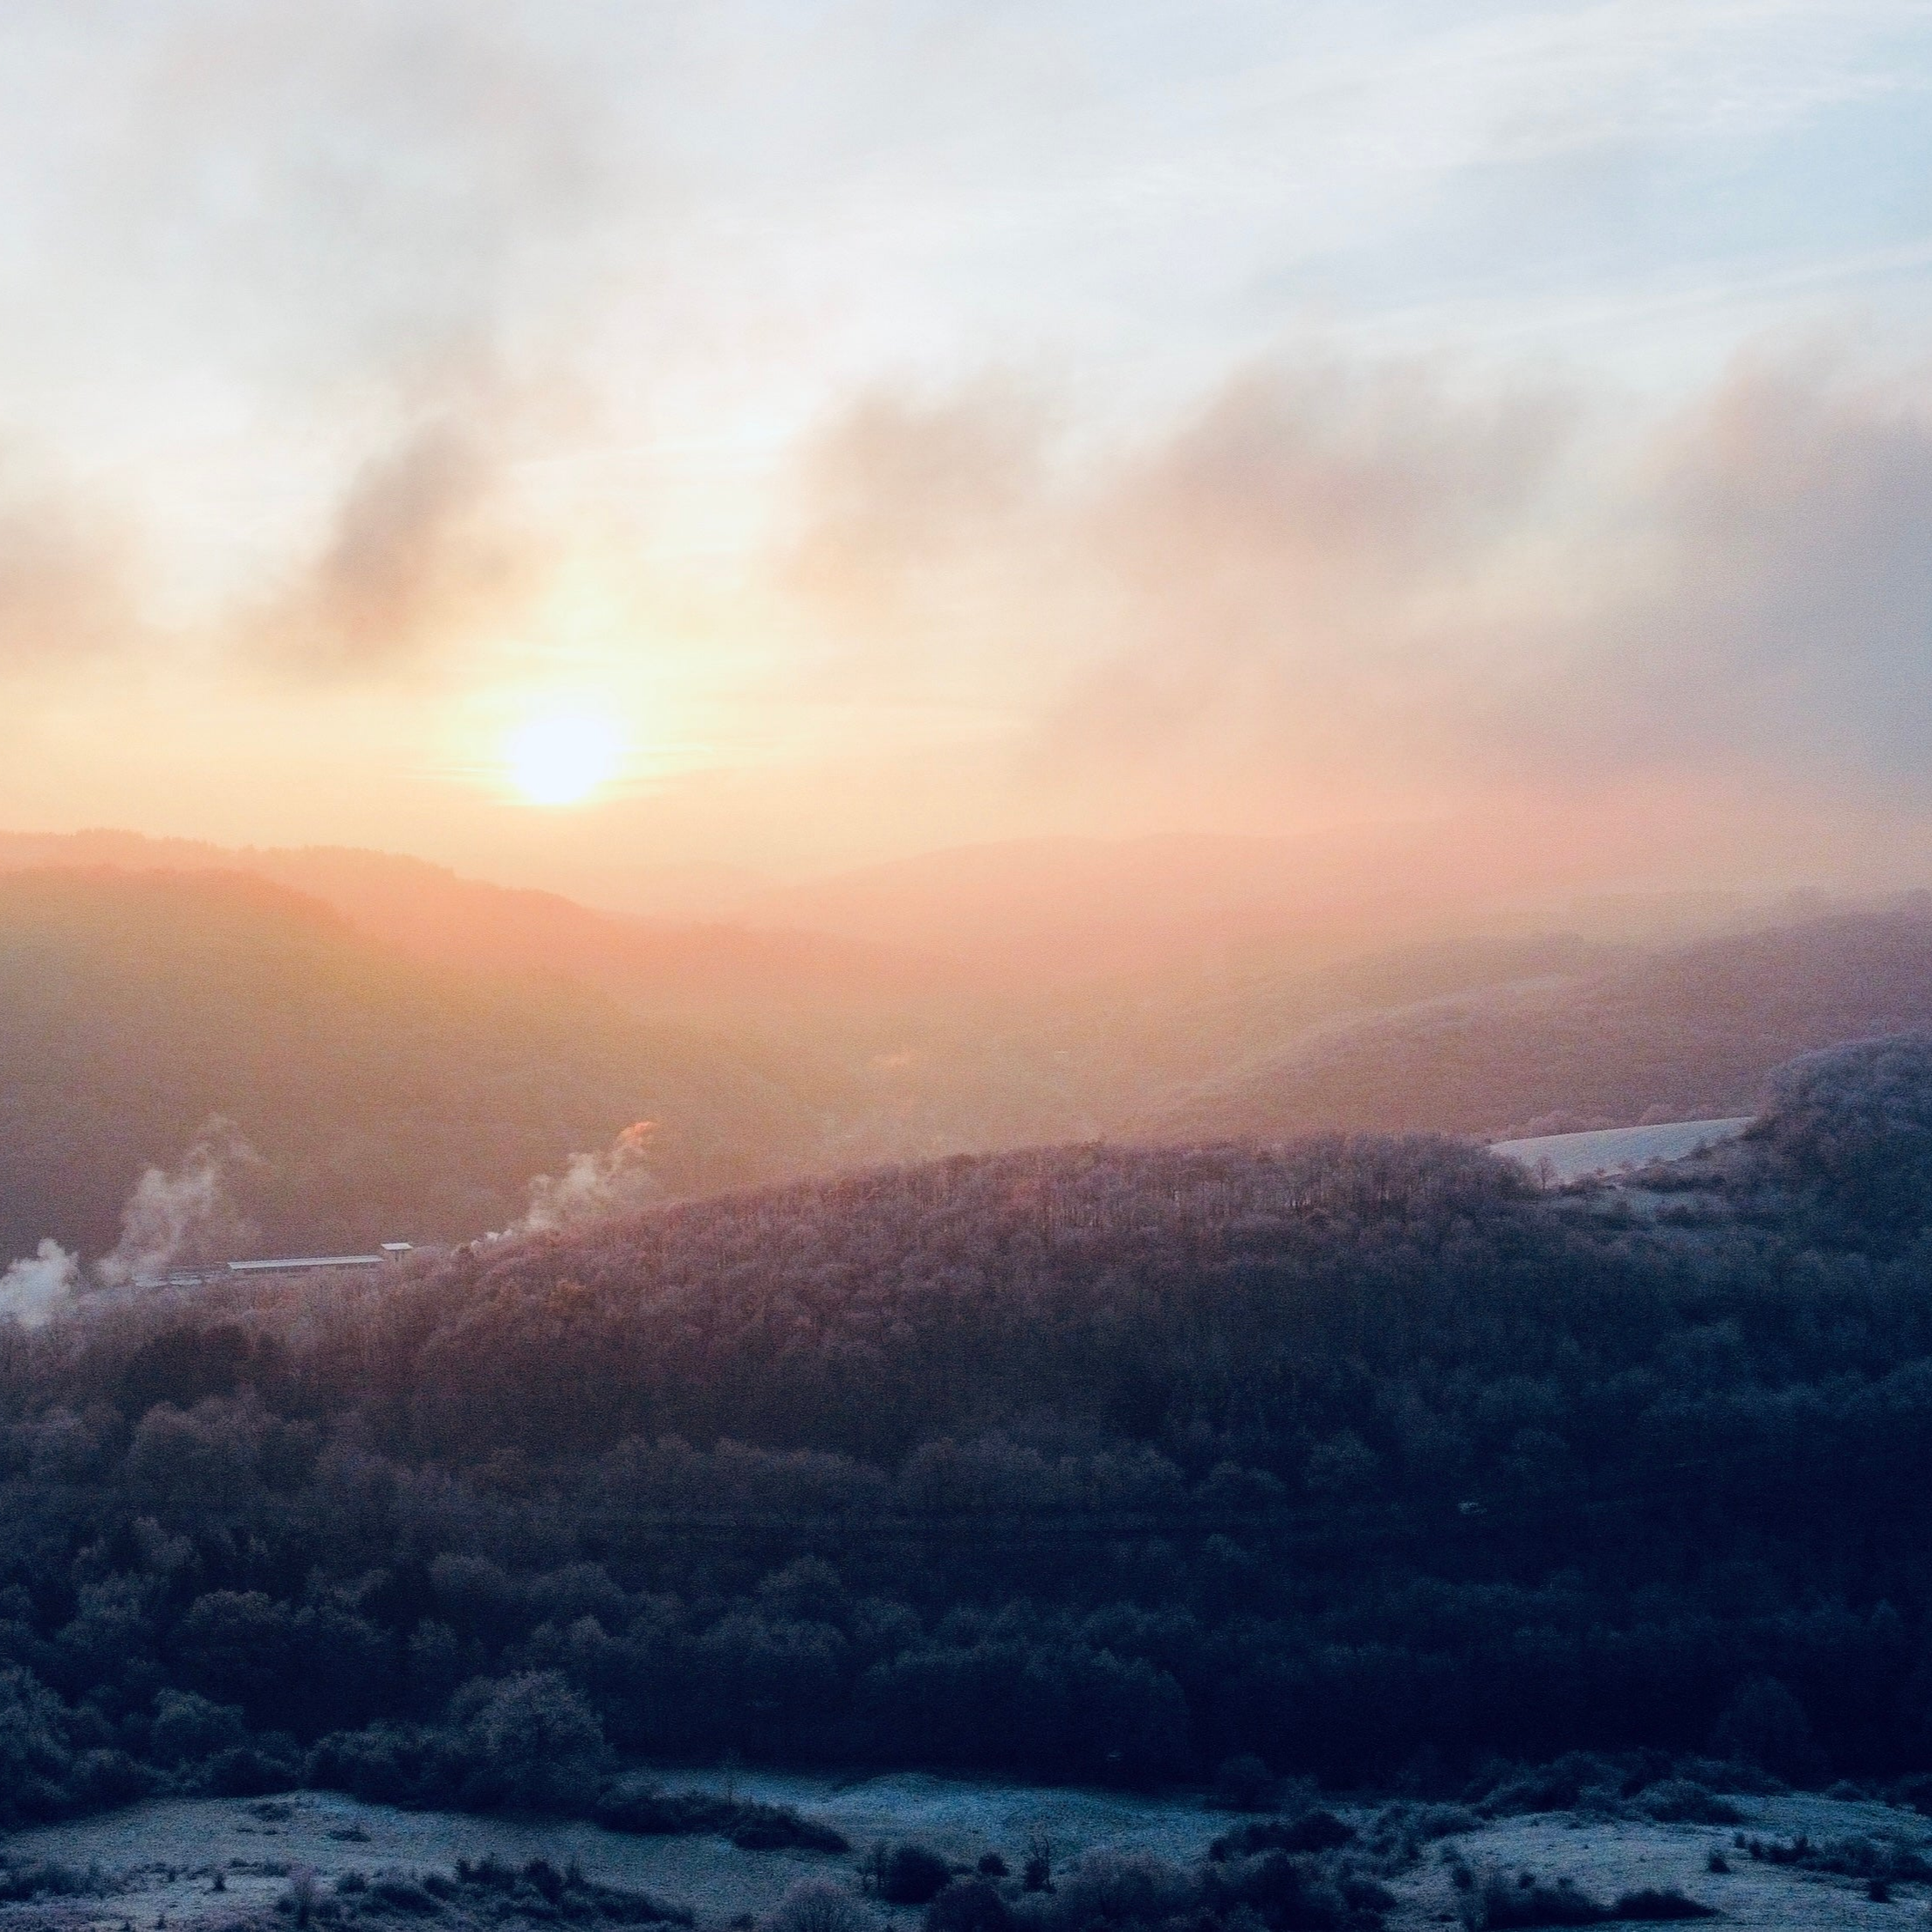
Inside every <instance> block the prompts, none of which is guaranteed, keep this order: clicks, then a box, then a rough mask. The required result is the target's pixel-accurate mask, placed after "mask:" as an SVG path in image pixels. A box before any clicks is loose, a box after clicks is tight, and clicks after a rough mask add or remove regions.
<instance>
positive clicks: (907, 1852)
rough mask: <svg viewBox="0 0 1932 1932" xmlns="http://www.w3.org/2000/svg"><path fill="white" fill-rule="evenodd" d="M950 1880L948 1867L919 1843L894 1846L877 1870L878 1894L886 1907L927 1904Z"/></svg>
mask: <svg viewBox="0 0 1932 1932" xmlns="http://www.w3.org/2000/svg"><path fill="white" fill-rule="evenodd" d="M951 1877H952V1868H951V1866H950V1865H948V1864H947V1863H946V1862H945V1859H943V1858H942V1857H940V1856H939V1853H938V1852H936V1851H934V1850H932V1849H931V1848H930V1847H929V1846H927V1845H923V1844H902V1845H895V1846H894V1847H893V1848H892V1850H890V1851H889V1852H888V1853H887V1854H886V1855H885V1857H884V1860H883V1861H882V1862H881V1863H880V1865H879V1867H878V1895H879V1897H880V1898H882V1899H884V1900H885V1902H886V1903H887V1904H888V1905H930V1904H931V1903H932V1902H933V1899H936V1898H938V1897H939V1893H941V1892H942V1891H943V1890H944V1889H945V1886H946V1884H947V1883H948V1881H949V1880H951Z"/></svg>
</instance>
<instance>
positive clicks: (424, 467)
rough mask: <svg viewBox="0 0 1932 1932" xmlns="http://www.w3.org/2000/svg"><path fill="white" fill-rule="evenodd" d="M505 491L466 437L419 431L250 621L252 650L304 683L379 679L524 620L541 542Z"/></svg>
mask: <svg viewBox="0 0 1932 1932" xmlns="http://www.w3.org/2000/svg"><path fill="white" fill-rule="evenodd" d="M500 484H501V477H500V472H499V471H498V468H497V465H495V462H494V461H493V460H492V459H491V458H490V457H489V455H488V454H487V453H485V451H484V450H483V447H481V445H480V444H479V443H478V442H477V440H475V439H474V438H472V437H471V436H469V435H466V434H465V433H463V432H462V431H461V430H459V429H458V428H454V427H453V426H452V425H449V424H447V423H435V424H431V425H428V426H427V427H424V428H418V429H416V430H414V431H412V432H410V434H407V435H405V436H404V439H403V440H401V441H400V442H399V443H398V444H397V445H396V446H395V447H393V448H392V449H389V450H387V451H385V452H384V453H382V454H381V455H380V456H377V457H374V458H372V459H370V460H369V461H368V463H366V464H365V465H363V466H362V468H361V470H360V471H358V472H357V473H356V475H355V477H354V478H353V479H352V480H351V482H350V483H349V488H348V489H347V490H346V491H345V492H344V494H343V497H342V500H341V501H340V503H339V504H338V506H337V511H336V514H335V518H334V521H333V524H332V526H331V529H330V531H329V533H328V536H327V539H326V541H325V544H324V545H323V546H322V548H321V550H320V553H319V555H318V556H316V557H315V558H314V559H313V562H312V563H311V564H310V565H309V567H308V568H307V569H306V570H305V571H304V572H302V573H301V574H300V575H299V576H298V578H297V579H296V580H295V582H294V583H293V584H292V585H291V586H289V588H288V589H287V590H286V591H285V592H284V593H283V596H282V598H280V599H279V601H278V602H276V603H275V604H273V605H270V607H269V608H268V609H267V610H266V611H262V612H259V613H258V614H256V615H255V616H254V617H252V618H251V619H250V620H249V621H248V622H247V623H246V625H245V627H244V629H245V635H246V639H247V642H248V646H249V647H250V648H251V649H254V650H258V651H261V652H263V653H264V654H265V656H266V657H267V659H269V661H270V662H271V663H273V664H275V665H278V666H280V667H283V668H285V669H288V670H290V671H295V672H298V673H303V674H309V675H314V676H319V677H362V676H374V675H380V674H381V673H383V672H386V671H393V670H397V669H401V668H406V667H408V666H410V665H415V664H416V663H419V662H421V661H422V659H425V658H428V657H429V656H431V655H433V654H434V653H435V652H436V651H437V650H438V649H440V647H443V646H445V645H447V644H450V643H452V642H454V641H459V640H460V639H462V638H463V637H465V635H471V634H474V633H475V632H476V631H477V630H478V629H480V628H483V627H485V626H489V625H498V626H500V625H501V624H503V623H507V622H510V621H512V620H513V615H514V612H515V611H516V609H517V607H518V603H519V598H521V597H522V595H523V594H524V593H525V592H526V591H527V589H528V588H529V587H530V586H531V584H532V580H533V578H534V575H535V573H536V568H537V566H536V557H537V544H536V540H535V538H534V535H533V533H532V532H531V531H529V530H528V528H527V527H525V526H519V525H518V524H517V523H516V522H515V520H514V519H513V518H512V517H510V516H509V515H507V514H506V513H503V510H502V506H501V488H500Z"/></svg>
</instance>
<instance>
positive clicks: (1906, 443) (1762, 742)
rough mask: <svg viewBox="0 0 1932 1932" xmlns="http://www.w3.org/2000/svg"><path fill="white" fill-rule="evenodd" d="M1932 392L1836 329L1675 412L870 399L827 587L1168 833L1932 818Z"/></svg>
mask: <svg viewBox="0 0 1932 1932" xmlns="http://www.w3.org/2000/svg"><path fill="white" fill-rule="evenodd" d="M1929 404H1932V386H1928V383H1927V381H1926V380H1925V378H1924V377H1923V375H1922V374H1891V375H1888V376H1886V377H1883V378H1880V377H1879V376H1875V375H1869V376H1865V377H1858V376H1856V375H1855V374H1848V373H1847V372H1846V371H1844V369H1842V368H1838V367H1835V366H1833V365H1832V364H1831V363H1830V362H1829V361H1823V360H1820V359H1819V358H1817V357H1814V356H1807V355H1787V356H1783V357H1775V356H1770V355H1760V356H1758V357H1754V358H1749V359H1747V360H1744V361H1741V362H1740V363H1739V364H1738V365H1737V366H1736V367H1735V368H1733V369H1732V370H1730V371H1729V372H1728V373H1727V374H1725V375H1724V376H1723V377H1722V379H1721V380H1719V381H1717V382H1716V383H1715V384H1714V385H1713V386H1710V388H1709V389H1708V390H1707V391H1706V392H1704V393H1703V394H1701V395H1698V396H1697V397H1694V398H1692V399H1691V400H1690V401H1689V402H1688V403H1686V404H1680V405H1678V406H1675V407H1674V408H1670V409H1668V410H1661V411H1657V412H1654V413H1652V414H1651V415H1650V416H1649V417H1648V418H1646V417H1645V416H1643V414H1642V413H1641V412H1639V411H1635V410H1632V411H1629V412H1626V413H1625V415H1624V416H1621V417H1619V412H1618V411H1616V410H1614V409H1613V408H1610V407H1607V406H1605V405H1602V404H1598V405H1596V406H1595V407H1592V406H1588V405H1586V404H1585V403H1584V401H1583V398H1582V396H1581V393H1580V392H1577V391H1574V390H1571V389H1566V388H1564V387H1561V386H1553V385H1545V386H1534V387H1533V386H1523V385H1516V386H1510V385H1494V384H1491V385H1484V384H1480V383H1477V382H1474V381H1472V380H1468V379H1467V378H1466V377H1464V376H1463V375H1462V374H1461V373H1460V372H1459V371H1457V370H1456V369H1455V368H1454V367H1453V366H1451V365H1449V364H1447V363H1444V362H1442V361H1431V362H1425V361H1409V362H1404V363H1395V364H1383V365H1376V364H1373V363H1364V362H1359V361H1358V362H1350V361H1343V360H1338V359H1333V358H1321V357H1316V358H1302V359H1296V360H1287V361H1275V362H1273V363H1270V364H1267V365H1264V366H1261V367H1259V368H1254V369H1251V370H1249V371H1247V372H1245V373H1243V374H1241V375H1239V376H1238V377H1236V379H1235V380H1231V381H1230V382H1229V383H1227V384H1226V385H1224V386H1222V387H1221V388H1220V389H1218V391H1217V392H1214V393H1213V394H1212V395H1211V396H1209V397H1208V398H1206V399H1205V400H1204V401H1202V402H1201V403H1200V404H1199V405H1198V406H1197V407H1195V408H1194V410H1191V411H1188V412H1185V413H1184V414H1183V415H1182V416H1181V418H1180V419H1179V420H1178V421H1176V422H1174V423H1173V424H1172V425H1170V427H1169V428H1167V429H1166V430H1165V431H1164V432H1163V433H1161V434H1157V435H1152V436H1149V437H1147V438H1146V439H1145V440H1143V441H1141V442H1140V443H1139V444H1138V445H1137V446H1125V447H1122V446H1121V445H1119V444H1116V445H1115V446H1114V447H1104V448H1093V447H1088V448H1085V449H1083V450H1080V451H1078V452H1077V453H1076V452H1073V451H1072V449H1071V448H1070V447H1067V446H1066V445H1065V444H1064V442H1063V444H1062V445H1060V446H1055V445H1054V444H1052V443H1050V442H1048V443H1047V444H1045V445H1043V444H1042V440H1041V439H1040V438H1039V436H1038V435H1036V436H1035V437H1034V438H1033V439H1032V440H1028V439H1027V438H1025V437H1024V436H1020V435H1016V434H1012V433H1011V432H1010V430H1009V429H1008V428H1006V427H1005V425H1006V423H1007V420H1008V419H1007V417H1006V416H1005V414H1004V408H1005V405H1004V404H993V405H991V406H990V407H987V406H984V405H981V404H977V403H975V401H974V400H973V399H972V398H963V399H962V400H961V401H960V402H959V403H958V404H957V405H956V406H955V407H953V408H951V409H941V408H935V407H933V406H930V405H926V406H922V407H921V408H920V409H917V410H913V409H903V410H899V411H898V412H897V413H896V414H894V413H892V412H890V410H886V409H885V408H884V405H882V404H880V403H879V402H878V400H876V399H872V400H868V401H867V402H866V404H863V405H862V407H861V408H860V409H859V410H855V411H854V417H853V420H852V422H851V423H850V424H849V425H848V428H847V429H846V431H845V432H844V434H842V435H841V436H839V437H837V438H835V439H831V440H828V442H827V443H826V444H825V445H823V446H822V447H829V448H831V449H833V450H835V451H836V452H837V453H838V457H839V459H840V462H841V464H842V465H844V468H843V471H838V472H835V477H836V480H837V485H838V487H837V488H836V489H834V490H831V491H829V492H827V491H824V490H823V485H822V483H821V484H820V485H819V487H820V491H821V494H820V499H819V500H820V501H823V502H829V504H830V505H831V506H832V507H831V508H830V509H829V510H827V511H825V512H824V513H823V520H822V522H821V525H820V526H819V529H818V532H817V536H816V538H815V539H814V541H815V542H816V543H817V544H818V545H819V546H820V547H819V548H818V549H817V550H813V549H811V547H810V546H808V547H807V548H806V550H805V553H804V554H805V555H806V556H818V557H823V556H827V555H829V556H831V557H832V558H833V559H834V560H835V569H831V570H827V571H823V572H822V573H821V574H819V575H818V576H817V577H816V578H815V577H814V576H813V575H811V574H810V573H804V572H801V573H799V574H795V575H794V577H793V580H792V588H793V592H794V594H795V595H797V596H798V597H799V598H800V599H801V600H802V601H803V602H804V603H805V605H811V603H812V600H813V599H815V598H816V599H817V611H816V613H815V620H814V621H816V622H817V623H818V624H819V625H820V626H821V627H822V629H823V630H824V631H825V632H827V633H828V634H830V635H836V636H838V637H840V638H841V639H845V640H849V639H851V638H852V637H853V636H854V635H860V636H861V637H862V636H863V635H865V631H866V622H867V621H869V622H871V623H872V624H873V625H874V627H875V628H877V629H882V630H884V632H886V633H888V634H890V636H891V639H892V641H893V645H894V648H895V649H896V652H897V653H898V654H899V657H900V659H901V661H902V663H903V662H905V661H914V662H916V661H917V660H918V659H919V658H920V654H921V653H930V654H932V655H933V656H934V657H936V658H937V659H940V660H942V661H943V662H945V663H949V664H958V663H962V662H963V663H970V664H972V665H975V666H978V667H981V670H982V671H983V673H984V675H985V677H986V678H987V681H988V682H990V683H993V684H994V685H997V686H999V687H1001V688H1003V689H1005V690H1007V691H1009V692H1014V691H1024V693H1025V694H1026V703H1025V707H1024V714H1025V715H1026V716H1027V717H1028V718H1030V720H1031V722H1030V725H1029V726H1027V727H1026V729H1025V732H1024V734H1023V736H1022V739H1021V742H1020V744H1019V746H1018V752H1017V754H1016V756H1017V763H1016V765H1015V766H1014V768H1013V773H1014V780H1015V782H1024V783H1025V784H1027V785H1029V786H1031V787H1035V788H1036V790H1038V791H1041V792H1042V793H1043V792H1047V791H1051V790H1053V789H1054V788H1056V787H1057V788H1059V789H1060V790H1061V791H1062V792H1065V791H1067V790H1069V789H1073V788H1078V787H1087V788H1089V789H1090V790H1091V791H1092V792H1093V793H1095V794H1096V795H1102V794H1105V793H1109V792H1112V793H1117V794H1120V795H1123V796H1124V795H1126V794H1127V793H1130V792H1138V793H1139V796H1140V797H1141V798H1142V799H1144V800H1145V799H1149V798H1152V799H1158V800H1160V801H1163V802H1162V803H1161V805H1159V807H1158V808H1157V816H1158V814H1159V812H1160V811H1164V812H1165V813H1166V815H1167V816H1168V817H1169V818H1170V822H1171V821H1172V819H1173V818H1174V817H1176V816H1179V817H1181V818H1182V820H1183V822H1184V821H1185V819H1186V818H1187V817H1188V815H1189V814H1190V812H1192V813H1193V814H1194V815H1195V818H1196V822H1200V814H1202V813H1203V812H1205V811H1212V810H1213V809H1217V808H1218V807H1220V806H1223V805H1229V806H1230V807H1232V808H1233V809H1236V810H1237V811H1238V810H1243V809H1244V810H1246V811H1248V813H1249V816H1250V817H1267V815H1268V814H1270V813H1279V812H1280V811H1301V812H1303V813H1305V812H1307V811H1309V810H1315V811H1321V810H1323V809H1329V810H1333V809H1338V808H1346V806H1348V805H1370V806H1371V807H1372V803H1373V801H1374V800H1375V799H1378V798H1379V799H1382V800H1384V801H1385V802H1386V801H1388V800H1391V799H1401V798H1407V799H1412V800H1413V799H1419V798H1422V797H1425V796H1428V795H1431V794H1432V795H1434V796H1436V797H1437V798H1441V799H1467V798H1468V797H1469V796H1470V795H1472V794H1473V793H1489V794H1492V795H1493V794H1494V793H1496V792H1498V790H1499V789H1507V788H1509V787H1519V788H1523V789H1526V790H1534V791H1540V792H1542V793H1546V794H1547V793H1550V792H1552V790H1565V789H1567V790H1571V791H1576V790H1579V789H1583V788H1587V787H1599V788H1601V787H1614V786H1617V785H1619V784H1627V783H1630V782H1632V781H1651V780H1665V781H1673V782H1677V781H1699V782H1701V781H1708V780H1711V779H1714V778H1725V779H1735V781H1738V782H1740V783H1741V784H1742V783H1755V784H1759V785H1765V784H1769V785H1772V786H1777V787H1783V790H1784V791H1785V792H1786V793H1787V794H1790V793H1793V792H1794V791H1795V790H1803V789H1806V788H1808V789H1809V790H1810V791H1811V792H1812V793H1815V794H1818V795H1826V794H1835V795H1838V796H1839V797H1842V798H1845V799H1853V798H1862V799H1870V798H1872V797H1873V796H1874V795H1875V789H1876V788H1882V787H1886V786H1891V787H1904V788H1905V789H1906V790H1909V791H1910V792H1911V793H1912V795H1913V796H1914V797H1915V798H1916V799H1917V804H1918V805H1921V806H1923V807H1925V808H1927V809H1932V759H1929V758H1928V756H1927V754H1928V752H1932V545H1928V544H1927V543H1926V542H1925V538H1924V532H1926V531H1927V530H1928V529H1932V407H1929ZM975 410H982V411H983V413H981V414H979V415H975ZM1042 586H1047V587H1046V589H1045V591H1044V592H1043V593H1042ZM921 598H925V599H926V602H924V603H922V602H921V601H920V600H921ZM881 613H883V614H884V616H883V617H882V616H881ZM874 642H875V647H876V640H875V641H874Z"/></svg>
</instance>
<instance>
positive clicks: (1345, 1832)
mask: <svg viewBox="0 0 1932 1932" xmlns="http://www.w3.org/2000/svg"><path fill="white" fill-rule="evenodd" d="M1356 1837H1357V1832H1356V1830H1355V1827H1354V1826H1352V1825H1345V1824H1344V1823H1343V1822H1342V1820H1340V1819H1339V1818H1337V1817H1336V1816H1335V1814H1334V1812H1332V1811H1323V1810H1321V1809H1319V1808H1317V1809H1315V1810H1314V1811H1304V1812H1303V1814H1302V1815H1301V1816H1300V1817H1299V1818H1295V1819H1287V1820H1279V1821H1278V1820H1273V1819H1270V1820H1268V1821H1267V1823H1266V1824H1254V1825H1243V1826H1241V1828H1240V1829H1239V1830H1238V1831H1234V1832H1224V1833H1223V1834H1222V1836H1221V1837H1219V1838H1216V1839H1215V1841H1214V1842H1213V1844H1211V1845H1209V1846H1208V1848H1207V1856H1209V1857H1210V1858H1211V1859H1212V1860H1213V1861H1214V1862H1216V1863H1217V1864H1218V1863H1220V1862H1223V1861H1224V1860H1225V1859H1229V1858H1252V1857H1254V1856H1256V1855H1257V1854H1258V1853H1261V1852H1264V1851H1303V1852H1306V1851H1334V1850H1337V1849H1338V1848H1339V1847H1340V1846H1342V1845H1345V1844H1353V1843H1354V1842H1355V1839H1356Z"/></svg>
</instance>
